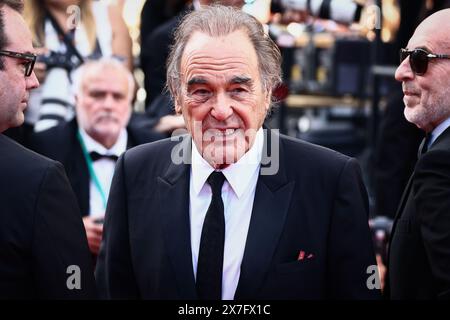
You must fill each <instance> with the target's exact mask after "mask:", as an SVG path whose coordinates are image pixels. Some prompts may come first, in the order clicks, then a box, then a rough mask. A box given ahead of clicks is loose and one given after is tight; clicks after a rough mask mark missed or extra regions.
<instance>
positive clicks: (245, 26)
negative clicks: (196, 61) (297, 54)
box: [167, 5, 281, 100]
mask: <svg viewBox="0 0 450 320" xmlns="http://www.w3.org/2000/svg"><path fill="white" fill-rule="evenodd" d="M237 30H242V31H244V32H245V33H246V34H247V35H248V37H249V40H250V42H251V43H252V44H253V47H254V48H255V51H256V55H257V57H258V65H259V73H260V77H261V81H262V84H263V86H264V89H265V90H266V91H267V92H271V90H272V89H274V88H275V87H276V86H277V85H279V84H280V83H281V54H280V50H279V49H278V47H277V45H276V44H275V43H274V42H273V41H272V39H270V37H269V36H268V35H267V34H266V33H265V32H264V28H263V26H262V24H261V23H260V22H259V21H258V20H256V18H254V17H252V16H250V15H249V14H247V13H245V12H243V11H241V10H239V9H236V8H233V7H226V6H220V5H213V6H207V7H204V9H202V10H198V11H193V12H191V13H189V14H187V15H186V16H185V17H184V18H183V20H182V21H181V23H180V24H179V26H178V27H177V29H176V31H175V43H174V45H173V46H172V48H171V52H170V55H169V59H168V61H167V88H168V89H169V90H170V93H171V94H172V96H173V98H174V100H176V99H178V97H179V90H180V88H181V82H180V65H181V58H182V56H183V52H184V49H185V47H186V44H187V43H188V41H189V39H190V37H191V35H192V34H193V33H194V32H196V31H200V32H203V33H206V34H208V35H209V36H211V37H221V36H226V35H228V34H230V33H232V32H234V31H237ZM237 45H239V44H237Z"/></svg>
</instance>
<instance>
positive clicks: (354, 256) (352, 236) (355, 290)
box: [327, 159, 380, 299]
mask: <svg viewBox="0 0 450 320" xmlns="http://www.w3.org/2000/svg"><path fill="white" fill-rule="evenodd" d="M335 194H336V196H335V200H334V210H333V215H332V218H331V224H330V231H329V238H328V241H329V243H328V248H329V254H328V266H327V268H328V274H329V276H330V278H329V279H328V286H329V288H330V294H331V297H330V298H332V299H377V298H379V297H380V291H379V290H377V289H372V290H370V289H368V286H367V280H368V279H369V277H370V276H371V275H373V274H375V272H372V273H367V268H368V267H369V266H376V262H375V255H374V251H373V244H372V240H371V236H370V231H369V226H368V201H367V193H366V190H365V187H364V184H363V182H362V178H361V170H360V168H359V166H358V164H357V163H356V161H355V160H353V159H349V160H348V161H347V163H346V164H345V165H344V168H343V169H342V171H341V173H340V177H339V181H338V183H337V186H336V192H335ZM372 268H374V267H372Z"/></svg>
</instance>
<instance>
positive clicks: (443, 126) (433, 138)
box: [428, 118, 450, 148]
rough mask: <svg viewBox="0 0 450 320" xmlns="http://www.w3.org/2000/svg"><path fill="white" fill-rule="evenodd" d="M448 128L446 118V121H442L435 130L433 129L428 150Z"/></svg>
mask: <svg viewBox="0 0 450 320" xmlns="http://www.w3.org/2000/svg"><path fill="white" fill-rule="evenodd" d="M448 127H450V118H447V119H446V120H444V121H442V122H441V124H439V125H438V126H437V127H436V128H434V130H433V131H431V139H430V142H429V144H428V148H429V147H430V146H431V145H432V144H433V143H434V142H435V141H436V139H437V138H438V137H439V136H440V135H441V134H442V132H444V131H445V129H447V128H448Z"/></svg>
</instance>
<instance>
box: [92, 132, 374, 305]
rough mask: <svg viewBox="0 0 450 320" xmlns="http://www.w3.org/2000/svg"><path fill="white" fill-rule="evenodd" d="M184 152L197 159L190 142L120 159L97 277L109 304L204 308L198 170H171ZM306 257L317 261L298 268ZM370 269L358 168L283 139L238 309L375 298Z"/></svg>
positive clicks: (255, 217)
mask: <svg viewBox="0 0 450 320" xmlns="http://www.w3.org/2000/svg"><path fill="white" fill-rule="evenodd" d="M269 136H270V135H269ZM175 145H177V146H178V147H179V146H180V145H181V146H186V145H187V147H186V149H184V150H189V151H190V150H191V149H190V145H191V138H190V137H189V136H186V137H185V139H184V140H183V142H182V143H180V142H175V141H170V140H169V139H168V140H162V141H160V142H155V143H151V144H146V145H142V146H139V147H136V148H133V149H131V150H129V151H127V152H126V153H125V154H124V155H123V156H122V157H121V158H120V159H119V162H118V165H117V166H116V173H115V177H114V179H113V185H112V187H111V193H110V198H109V203H108V208H107V213H106V222H105V226H104V238H103V244H102V248H101V252H100V255H99V259H98V262H97V270H96V272H97V273H96V275H97V281H98V285H99V286H100V288H101V289H100V290H101V294H102V295H103V297H105V298H143V299H196V298H197V295H196V290H195V283H194V274H193V268H192V258H191V242H190V226H189V179H190V165H189V164H175V163H173V162H172V161H171V157H170V155H171V152H172V150H173V147H174V146H175ZM174 152H175V153H178V151H176V150H175V151H174ZM268 154H270V153H268ZM183 156H185V157H186V159H190V154H189V153H187V155H185V154H183ZM300 251H304V252H305V253H306V256H308V255H310V254H312V255H313V257H312V258H311V259H303V260H298V256H299V253H300ZM370 265H375V258H374V253H373V248H372V242H371V237H370V234H369V228H368V223H367V196H366V191H365V188H364V185H363V183H362V181H361V175H360V169H359V167H358V165H357V163H356V161H355V160H352V159H350V158H348V157H346V156H344V155H341V154H339V153H337V152H334V151H330V150H328V149H325V148H322V147H318V146H314V145H311V144H308V143H305V142H301V141H299V140H295V139H291V138H288V137H285V136H281V137H280V159H279V170H278V172H277V173H276V174H274V175H260V177H259V179H258V182H257V186H256V193H255V200H254V206H253V212H252V218H251V222H250V226H249V232H248V236H247V241H246V244H245V253H244V257H243V261H242V266H241V273H240V279H239V284H238V287H237V291H236V294H235V299H266V298H268V299H323V298H336V299H353V298H355V299H371V298H376V297H378V295H379V292H378V290H368V288H367V286H366V281H367V278H368V277H369V275H368V274H367V273H366V271H367V268H368V266H370Z"/></svg>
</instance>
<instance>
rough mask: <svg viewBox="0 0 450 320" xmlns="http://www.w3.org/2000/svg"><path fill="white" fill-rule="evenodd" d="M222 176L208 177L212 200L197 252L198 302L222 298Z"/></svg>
mask: <svg viewBox="0 0 450 320" xmlns="http://www.w3.org/2000/svg"><path fill="white" fill-rule="evenodd" d="M224 181H225V176H224V175H223V173H222V172H220V171H213V172H212V173H211V175H210V176H209V177H208V180H207V182H208V184H209V185H210V186H211V190H212V197H211V203H210V205H209V208H208V211H207V212H206V216H205V221H204V222H203V228H202V236H201V240H200V251H199V254H198V263H197V279H196V287H197V294H198V297H199V299H202V300H220V299H221V298H222V269H223V249H224V244H225V217H224V207H223V201H222V185H223V183H224Z"/></svg>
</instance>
